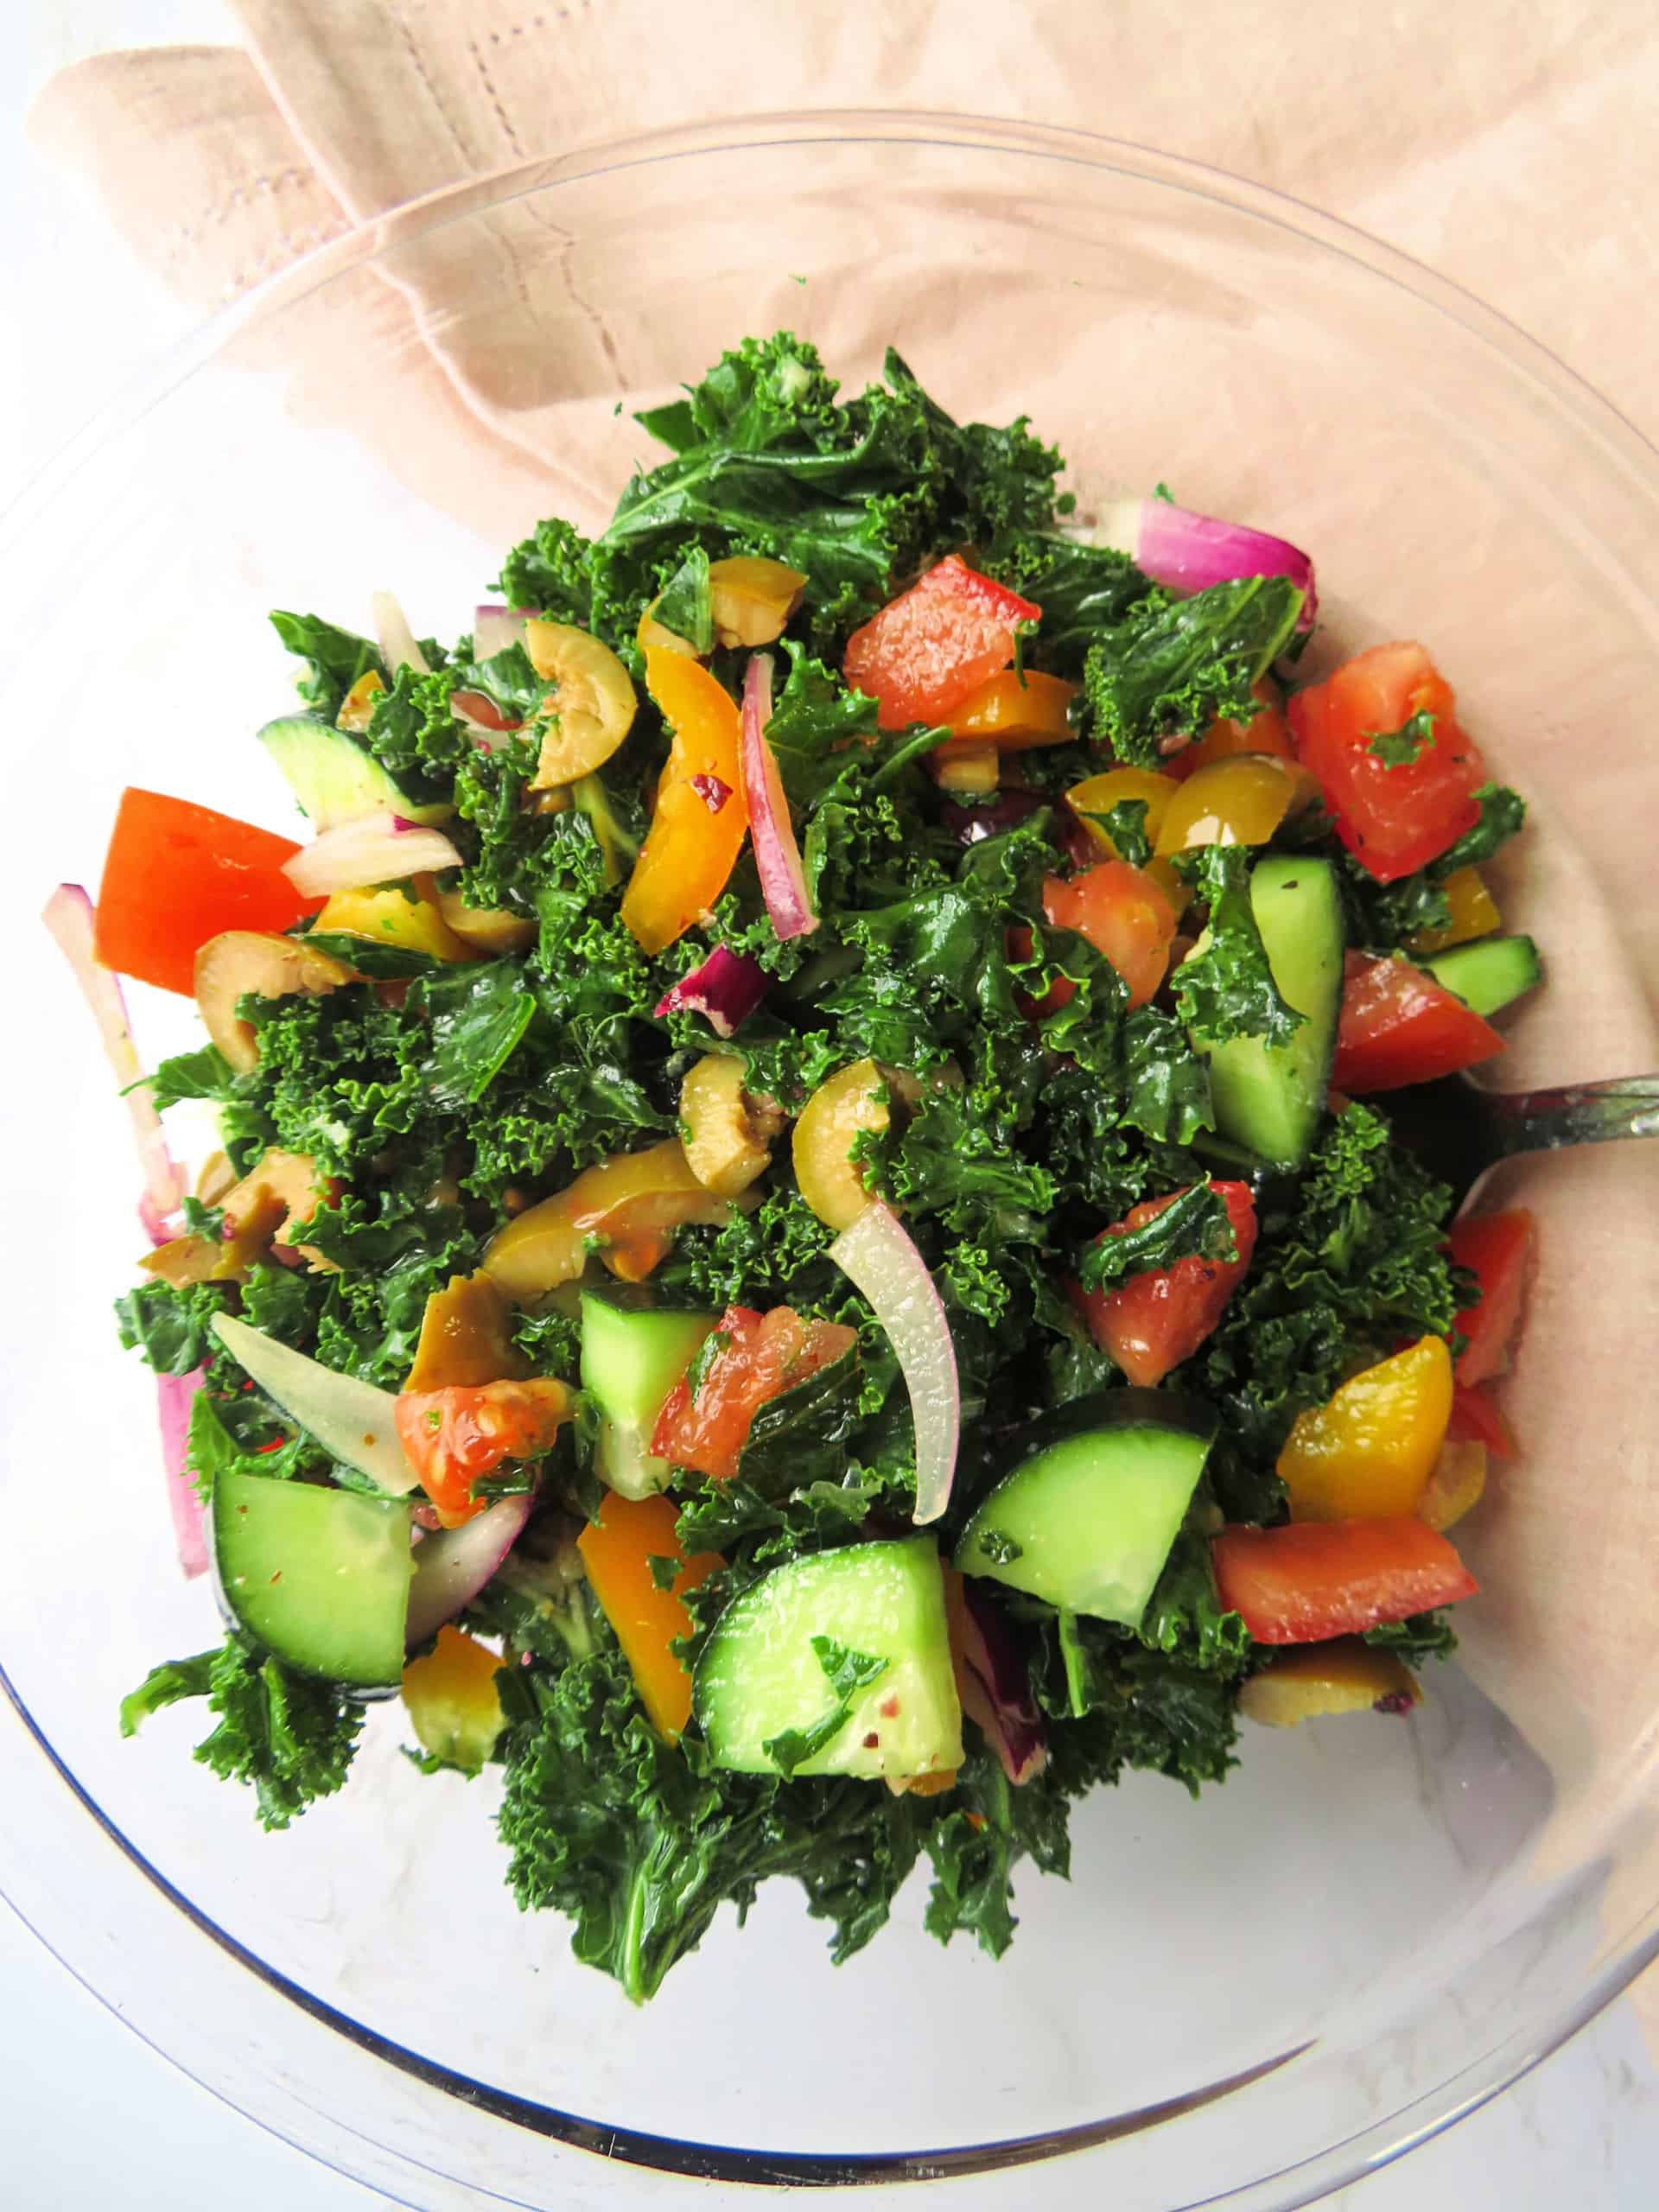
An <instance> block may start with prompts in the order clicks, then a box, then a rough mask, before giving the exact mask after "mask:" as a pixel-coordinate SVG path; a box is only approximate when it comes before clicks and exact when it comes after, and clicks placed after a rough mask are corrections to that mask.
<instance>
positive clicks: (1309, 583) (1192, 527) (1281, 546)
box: [1067, 499, 1319, 630]
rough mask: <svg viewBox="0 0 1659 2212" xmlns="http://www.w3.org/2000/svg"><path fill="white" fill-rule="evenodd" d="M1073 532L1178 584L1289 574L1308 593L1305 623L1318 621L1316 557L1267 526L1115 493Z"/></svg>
mask: <svg viewBox="0 0 1659 2212" xmlns="http://www.w3.org/2000/svg"><path fill="white" fill-rule="evenodd" d="M1067 534H1068V535H1069V536H1074V537H1079V538H1081V539H1082V540H1083V541H1084V543H1087V544H1090V545H1110V546H1114V547H1116V550H1117V551H1119V552H1120V553H1127V554H1128V556H1129V557H1130V559H1131V560H1132V561H1134V562H1135V564H1136V566H1137V567H1138V568H1140V569H1144V570H1145V572H1146V574H1147V575H1149V576H1150V577H1151V578H1152V580H1153V582H1154V583H1159V584H1163V585H1165V586H1166V588H1168V589H1169V590H1171V591H1181V592H1194V591H1204V590H1206V589H1207V588H1209V586H1210V585H1211V584H1224V583H1231V582H1234V581H1235V580H1236V578H1238V577H1240V576H1287V577H1288V578H1289V579H1290V581H1291V582H1292V583H1294V585H1296V587H1297V588H1298V589H1299V590H1300V592H1301V593H1302V594H1303V598H1302V607H1301V613H1300V614H1299V615H1298V617H1297V620H1296V626H1297V628H1298V629H1299V630H1311V629H1312V628H1313V618H1314V616H1315V614H1316V613H1318V611H1319V595H1318V594H1317V592H1316V591H1315V589H1314V582H1313V562H1312V561H1311V560H1310V559H1309V558H1308V556H1307V555H1306V553H1304V552H1303V551H1302V550H1301V549H1300V546H1295V545H1292V544H1290V543H1288V541H1287V540H1286V539H1285V538H1282V537H1269V536H1268V533H1267V532H1266V531H1260V530H1249V529H1247V528H1246V527H1245V526H1244V524H1243V523H1236V522H1221V521H1219V520H1217V518H1216V517H1215V516H1214V515H1199V514H1194V513H1192V512H1191V511H1190V510H1189V509H1188V508H1185V507H1178V506H1175V505H1173V504H1172V502H1171V501H1169V500H1168V499H1114V500H1112V501H1110V502H1109V504H1108V505H1106V506H1104V507H1103V508H1102V510H1101V513H1100V518H1099V520H1098V521H1097V522H1096V523H1095V524H1092V525H1090V527H1088V528H1085V529H1080V530H1077V531H1071V532H1068V533H1067Z"/></svg>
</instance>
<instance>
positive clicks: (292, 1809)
mask: <svg viewBox="0 0 1659 2212" xmlns="http://www.w3.org/2000/svg"><path fill="white" fill-rule="evenodd" d="M198 1697H200V1698H206V1699H207V1709H208V1711H209V1712H210V1713H217V1714H218V1715H219V1724H218V1726H216V1727H215V1728H214V1729H213V1732H211V1734H209V1735H207V1737H205V1738H203V1740H202V1741H201V1742H200V1744H198V1745H197V1746H196V1751H195V1756H196V1758H199V1759H200V1761H201V1762H202V1764H203V1765H204V1766H209V1767H211V1768H212V1769H213V1772H214V1773H215V1774H216V1775H218V1776H219V1778H220V1779H221V1781H225V1782H241V1783H247V1784H248V1785H249V1786H250V1787H251V1789H253V1791H254V1794H255V1796H256V1799H257V1805H258V1816H259V1821H260V1825H261V1826H262V1827H266V1828H285V1827H288V1826H289V1822H290V1821H295V1820H296V1819H297V1818H298V1817H299V1815H301V1814H302V1812H304V1810H305V1809H306V1808H307V1806H308V1805H310V1804H312V1803H314V1802H315V1800H316V1799H317V1798H319V1797H327V1796H332V1795H333V1793H334V1791H335V1790H336V1789H340V1786H341V1785H342V1783H344V1782H345V1779H346V1769H347V1768H348V1767H349V1766H350V1764H351V1763H352V1756H353V1752H354V1751H355V1750H356V1748H357V1738H358V1734H359V1731H360V1730H361V1728H362V1726H363V1708H362V1707H361V1706H360V1705H355V1704H353V1702H352V1700H350V1699H349V1698H346V1697H343V1696H342V1695H341V1694H340V1692H339V1691H338V1690H336V1689H335V1688H334V1687H333V1685H332V1684H330V1683H327V1682H321V1681H314V1680H313V1679H312V1678H311V1677H310V1676H308V1675H298V1674H296V1673H295V1672H294V1670H293V1669H291V1668H288V1667H284V1666H283V1663H282V1662H281V1661H280V1660H278V1659H264V1660H260V1659H257V1658H256V1657H255V1656H253V1654H252V1653H251V1652H249V1651H248V1650H246V1649H245V1648H244V1647H243V1645H241V1644H240V1643H238V1642H237V1641H236V1640H235V1638H234V1637H232V1638H231V1639H230V1640H229V1641H227V1642H226V1643H225V1645H224V1646H223V1648H222V1649H219V1650H218V1651H204V1652H201V1653H200V1654H199V1655H198V1656H196V1657H195V1658H194V1659H175V1660H170V1661H168V1662H167V1663H166V1664H165V1665H164V1666H160V1667H156V1668H153V1669H151V1671H150V1673H149V1675H147V1676H146V1677H145V1679H144V1681H143V1682H141V1683H140V1684H139V1686H138V1688H137V1689H136V1690H134V1691H133V1692H132V1693H131V1694H130V1696H128V1697H126V1698H124V1699H123V1700H122V1702H121V1733H122V1734H123V1735H124V1736H130V1735H132V1734H134V1733H135V1732H136V1731H137V1729H138V1727H139V1726H141V1724H142V1723H143V1721H144V1720H145V1719H148V1718H149V1715H150V1714H151V1713H159V1712H160V1711H161V1710H162V1707H164V1706H168V1705H176V1704H178V1703H179V1702H180V1701H181V1700H183V1699H187V1698H198Z"/></svg>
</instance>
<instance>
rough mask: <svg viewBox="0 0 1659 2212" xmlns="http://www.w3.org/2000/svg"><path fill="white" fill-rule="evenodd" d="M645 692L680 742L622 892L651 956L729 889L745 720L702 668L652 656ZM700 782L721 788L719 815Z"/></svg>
mask: <svg viewBox="0 0 1659 2212" xmlns="http://www.w3.org/2000/svg"><path fill="white" fill-rule="evenodd" d="M645 685H646V689H647V690H649V691H650V693H651V696H652V698H653V699H654V700H655V701H656V702H657V704H658V707H659V708H660V709H662V714H663V719H664V721H666V722H667V723H668V725H669V727H670V728H671V729H672V731H673V733H674V740H673V743H672V745H671V747H670V748H669V755H668V763H667V766H665V767H664V770H663V775H662V781H661V782H660V783H659V784H658V787H657V809H656V811H655V813H654V814H653V815H652V819H651V828H650V829H649V830H648V831H647V832H646V833H645V843H644V845H643V846H642V847H641V848H640V852H639V859H638V860H637V861H635V862H634V866H633V874H632V875H631V876H630V877H629V878H628V887H627V889H626V891H625V892H624V893H623V894H622V918H623V920H624V921H625V922H626V924H627V925H628V927H629V929H630V930H632V932H633V935H634V937H635V938H637V939H638V941H639V944H641V945H643V946H644V948H645V950H646V951H647V952H661V951H663V950H664V949H665V948H666V947H667V946H669V945H671V944H673V943H674V941H675V939H676V938H679V937H683V935H684V933H685V931H687V930H689V929H690V926H691V925H692V923H693V922H695V921H696V919H697V918H698V916H699V915H701V914H703V913H706V912H708V910H709V907H711V906H713V905H714V903H715V899H718V898H719V896H720V894H721V892H722V891H723V890H724V889H725V888H726V879H727V877H728V875H730V874H731V872H732V868H733V864H734V862H735V861H736V859H737V856H738V855H739V853H740V852H741V850H742V849H743V838H744V835H745V833H746V831H747V829H748V826H749V813H748V808H747V806H746V804H744V799H743V779H742V774H741V770H740V768H739V766H738V748H739V745H740V742H741V734H742V723H741V717H740V715H739V714H738V710H737V702H736V701H735V700H734V698H733V697H732V696H731V695H730V693H729V692H728V691H727V690H725V689H724V687H723V686H722V685H721V683H718V682H717V681H716V680H715V677H712V676H711V675H710V674H709V671H708V670H707V669H706V668H705V667H704V666H703V665H702V662H701V661H696V660H689V659H688V658H686V657H685V655H684V654H683V653H672V652H658V651H656V650H651V651H648V652H646V654H645ZM694 777H698V778H711V779H714V780H715V782H716V783H718V784H721V785H724V786H725V788H726V793H727V796H726V798H725V799H724V801H723V802H722V803H721V805H720V806H719V808H718V810H715V811H711V810H710V807H709V798H707V797H705V796H704V794H703V792H702V791H697V790H695V789H694V788H693V786H692V779H693V778H694ZM705 788H707V787H705Z"/></svg>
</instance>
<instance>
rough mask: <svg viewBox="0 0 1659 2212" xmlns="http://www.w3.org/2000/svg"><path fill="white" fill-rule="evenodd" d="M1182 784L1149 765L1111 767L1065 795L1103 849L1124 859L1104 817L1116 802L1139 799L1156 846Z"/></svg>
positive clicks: (1151, 837) (1066, 800)
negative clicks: (1157, 771)
mask: <svg viewBox="0 0 1659 2212" xmlns="http://www.w3.org/2000/svg"><path fill="white" fill-rule="evenodd" d="M1180 788H1181V786H1180V785H1179V782H1178V781H1177V780H1176V779H1175V778H1174V777H1173V776H1160V775H1156V774H1154V772H1153V771H1152V770H1151V769H1150V768H1109V769H1108V770H1107V771H1106V772H1105V774H1104V775H1103V776H1090V778H1089V779H1087V781H1086V782H1084V783H1081V784H1073V785H1072V786H1071V790H1070V791H1067V793H1066V795H1065V803H1066V804H1067V805H1068V806H1069V807H1070V808H1071V811H1072V813H1073V814H1075V815H1076V816H1077V819H1078V821H1079V822H1081V823H1082V824H1083V826H1084V829H1086V830H1087V831H1088V832H1089V835H1090V836H1091V837H1092V838H1093V839H1094V841H1095V842H1096V844H1097V845H1098V846H1099V847H1100V849H1101V851H1102V852H1103V853H1105V854H1107V855H1109V856H1110V858H1111V859H1113V860H1118V861H1121V860H1122V858H1123V855H1122V853H1120V852H1119V851H1118V849H1117V847H1116V845H1115V844H1114V843H1113V842H1112V837H1111V832H1110V831H1109V829H1107V827H1106V823H1105V817H1106V816H1107V815H1109V813H1110V812H1111V810H1112V809H1113V808H1114V807H1115V806H1122V805H1123V804H1124V803H1125V802H1126V801H1127V800H1129V799H1139V800H1140V802H1141V804H1142V805H1143V806H1144V807H1145V808H1146V810H1147V817H1146V829H1147V837H1148V839H1149V840H1150V841H1151V842H1152V843H1153V844H1154V846H1155V845H1156V844H1157V842H1158V836H1159V832H1160V830H1161V829H1162V828H1163V826H1164V817H1165V816H1166V814H1167V813H1168V812H1169V809H1170V803H1171V801H1172V800H1173V798H1175V796H1176V794H1177V793H1178V792H1179V790H1180Z"/></svg>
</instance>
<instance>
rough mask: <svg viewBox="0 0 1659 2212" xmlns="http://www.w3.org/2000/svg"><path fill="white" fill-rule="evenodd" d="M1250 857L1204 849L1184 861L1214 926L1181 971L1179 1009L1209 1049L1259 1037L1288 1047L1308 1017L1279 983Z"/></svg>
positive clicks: (1225, 848) (1221, 848) (1233, 848)
mask: <svg viewBox="0 0 1659 2212" xmlns="http://www.w3.org/2000/svg"><path fill="white" fill-rule="evenodd" d="M1249 855H1250V849H1249V846H1248V845H1201V846H1199V847H1198V849H1197V850H1196V851H1194V852H1192V853H1191V854H1183V855H1182V856H1181V859H1182V866H1183V873H1184V874H1185V875H1186V876H1187V878H1188V880H1190V881H1191V882H1192V884H1193V885H1194V887H1195V888H1196V890H1197V893H1198V897H1199V898H1200V899H1203V900H1204V901H1205V905H1206V906H1208V908H1209V919H1208V920H1207V922H1206V923H1205V929H1204V934H1203V936H1202V937H1201V938H1199V939H1198V944H1197V945H1196V946H1195V947H1194V948H1193V950H1192V952H1191V953H1190V954H1189V956H1188V957H1187V958H1186V959H1185V960H1184V961H1183V962H1182V963H1181V964H1180V966H1179V968H1178V969H1176V971H1175V981H1174V991H1175V1003H1176V1005H1177V1007H1179V1009H1180V1014H1181V1018H1182V1020H1184V1021H1185V1023H1186V1025H1187V1027H1188V1028H1189V1029H1191V1030H1192V1033H1193V1034H1194V1035H1195V1036H1196V1037H1198V1038H1200V1039H1203V1041H1204V1042H1205V1044H1208V1045H1224V1044H1226V1043H1228V1042H1229V1041H1230V1039H1232V1038H1235V1037H1259V1038H1261V1039H1262V1042H1263V1043H1264V1044H1266V1045H1267V1046H1269V1047H1270V1048H1271V1047H1276V1046H1285V1045H1287V1044H1288V1043H1289V1042H1290V1040H1291V1039H1292V1038H1293V1037H1294V1035H1295V1033H1296V1032H1297V1030H1298V1029H1300V1027H1301V1025H1302V1023H1303V1021H1304V1020H1306V1016H1305V1015H1304V1014H1299V1013H1298V1012H1297V1010H1296V1008H1295V1007H1293V1006H1291V1005H1290V1004H1288V1002H1287V1001H1286V999H1285V997H1284V995H1283V993H1282V992H1281V990H1280V988H1279V986H1278V984H1277V982H1275V981H1274V973H1273V969H1272V967H1271V965H1270V964H1269V963H1268V952H1267V947H1266V946H1265V945H1264V944H1262V931H1261V930H1260V928H1259V927H1258V926H1257V924H1256V919H1255V909H1254V907H1253V906H1251V903H1250V857H1249Z"/></svg>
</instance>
